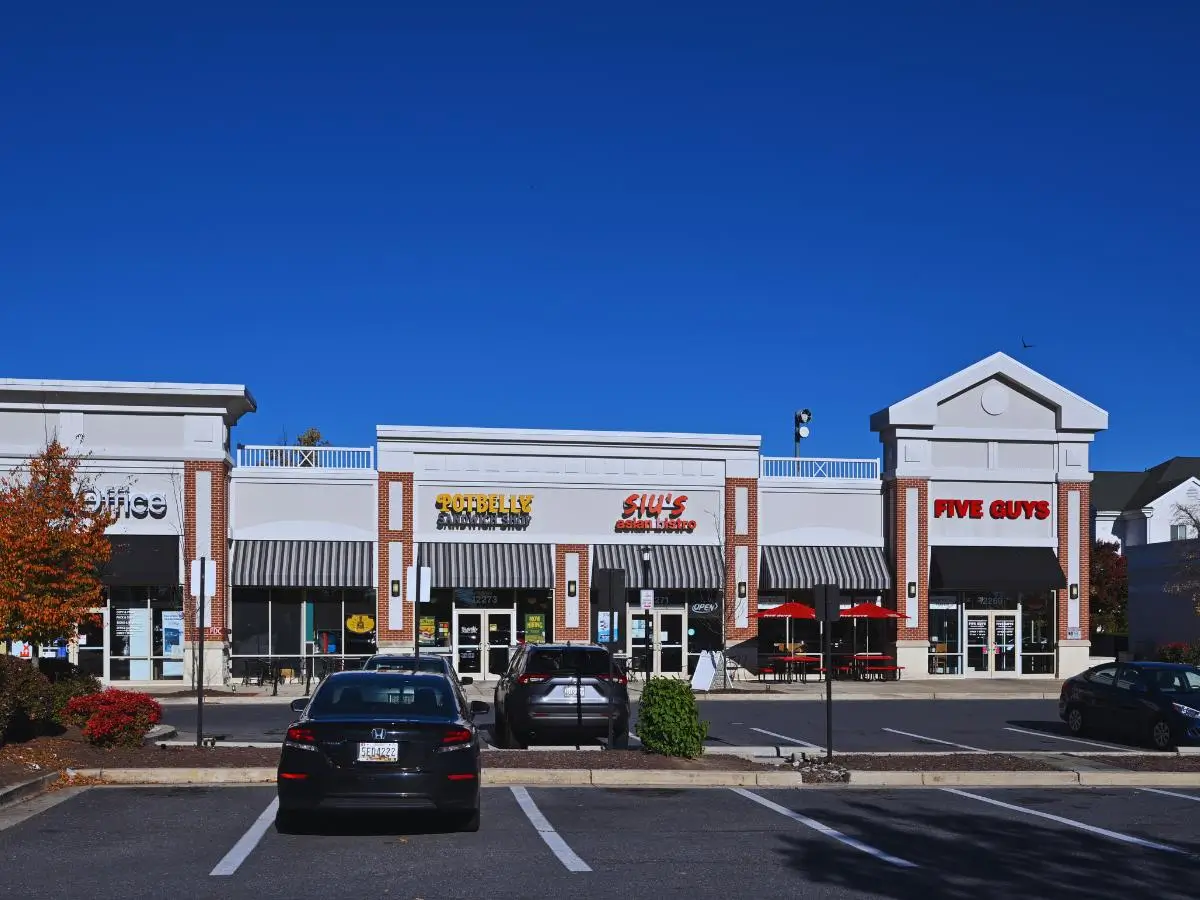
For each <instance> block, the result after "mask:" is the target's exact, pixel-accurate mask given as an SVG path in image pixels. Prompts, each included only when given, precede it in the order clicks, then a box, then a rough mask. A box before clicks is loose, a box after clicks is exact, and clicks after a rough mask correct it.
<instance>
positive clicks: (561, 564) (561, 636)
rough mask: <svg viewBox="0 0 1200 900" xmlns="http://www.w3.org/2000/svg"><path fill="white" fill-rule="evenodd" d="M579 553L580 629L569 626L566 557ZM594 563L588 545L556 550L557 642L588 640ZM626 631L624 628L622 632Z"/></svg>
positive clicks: (555, 626)
mask: <svg viewBox="0 0 1200 900" xmlns="http://www.w3.org/2000/svg"><path fill="white" fill-rule="evenodd" d="M568 553H578V554H579V584H578V585H577V586H576V587H577V589H578V591H579V627H578V628H568V627H567V554H568ZM591 572H592V570H591V562H590V560H589V559H588V545H587V544H558V545H556V546H555V548H554V640H556V641H587V640H590V639H591V633H592V628H591V626H592V594H591ZM623 632H624V629H622V633H623Z"/></svg>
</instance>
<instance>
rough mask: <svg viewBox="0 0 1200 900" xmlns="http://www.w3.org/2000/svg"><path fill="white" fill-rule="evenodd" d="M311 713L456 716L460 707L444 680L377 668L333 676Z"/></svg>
mask: <svg viewBox="0 0 1200 900" xmlns="http://www.w3.org/2000/svg"><path fill="white" fill-rule="evenodd" d="M309 714H310V715H381V716H397V717H401V718H403V717H406V716H454V715H456V714H457V708H456V706H455V702H454V698H453V696H452V695H451V691H450V685H449V684H447V683H446V682H445V680H442V679H436V678H422V677H420V676H416V677H414V676H411V675H399V674H395V675H393V674H390V673H386V672H377V673H372V674H370V675H352V676H348V677H344V678H330V679H329V680H328V681H326V682H325V683H324V684H323V685H321V687H320V689H319V690H318V691H317V693H316V696H314V697H313V700H312V704H311V705H310V706H309Z"/></svg>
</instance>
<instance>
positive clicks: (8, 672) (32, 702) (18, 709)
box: [0, 654, 53, 744]
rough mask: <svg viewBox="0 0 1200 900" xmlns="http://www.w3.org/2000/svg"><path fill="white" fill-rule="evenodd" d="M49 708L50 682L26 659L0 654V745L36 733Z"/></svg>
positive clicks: (50, 698) (45, 720) (50, 707)
mask: <svg viewBox="0 0 1200 900" xmlns="http://www.w3.org/2000/svg"><path fill="white" fill-rule="evenodd" d="M52 711H53V699H52V697H51V690H50V681H49V679H47V678H46V676H45V675H43V674H42V673H41V672H39V671H38V668H37V666H36V665H34V663H33V662H31V661H30V660H27V659H20V658H19V657H16V656H9V655H7V654H3V655H0V744H3V743H4V742H5V741H6V740H13V741H23V740H27V739H29V738H31V737H33V736H34V735H35V734H37V733H38V732H39V731H40V730H41V729H42V727H43V726H44V724H45V723H46V722H47V721H49V719H50V716H51V714H52Z"/></svg>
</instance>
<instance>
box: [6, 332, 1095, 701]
mask: <svg viewBox="0 0 1200 900" xmlns="http://www.w3.org/2000/svg"><path fill="white" fill-rule="evenodd" d="M253 409H254V402H253V399H252V398H251V397H250V395H249V393H248V392H247V391H246V389H245V388H243V387H240V386H231V385H158V384H130V383H119V382H103V383H101V382H55V383H49V382H0V442H2V443H0V454H2V455H3V457H4V459H5V460H7V461H8V464H9V467H10V468H11V467H12V466H14V465H17V464H19V463H21V462H22V461H24V460H25V459H27V458H28V457H29V456H30V455H31V454H34V453H37V452H39V451H40V450H41V449H42V447H44V445H45V441H46V439H47V437H48V436H51V435H57V436H59V437H60V439H62V440H64V442H66V443H68V444H69V445H70V446H71V447H72V449H75V450H77V451H79V452H81V453H84V454H87V455H88V458H87V465H86V469H87V478H88V485H87V487H88V489H89V490H90V491H91V492H92V493H90V494H89V495H88V497H89V502H92V503H95V504H105V505H110V506H112V507H113V508H114V509H115V510H117V511H118V521H117V523H116V524H115V525H114V526H113V527H112V529H111V535H112V540H113V543H114V555H113V560H112V562H111V563H110V565H109V566H108V567H106V570H105V571H104V572H103V573H101V575H102V580H103V583H104V586H105V589H104V592H103V593H102V595H101V596H100V597H98V598H97V607H96V610H97V613H98V616H97V618H96V621H95V622H94V623H89V624H87V625H86V626H85V627H84V629H83V630H81V632H80V633H79V634H78V635H71V636H66V637H67V638H68V640H69V642H70V650H69V652H70V654H71V655H72V656H73V657H74V658H77V659H78V660H79V662H80V664H81V665H83V666H84V667H85V668H86V669H88V671H92V672H94V673H95V674H97V675H99V676H100V677H102V678H104V679H105V680H106V681H111V682H114V683H119V682H131V683H145V682H159V681H161V682H176V683H177V682H179V681H181V680H183V681H187V680H189V679H191V678H194V673H195V660H196V654H197V652H198V650H199V648H200V647H201V646H203V647H204V652H205V673H206V679H205V680H206V682H207V683H208V684H210V685H211V684H218V683H221V682H229V681H243V680H251V679H256V678H258V677H261V676H263V675H267V674H270V673H277V674H280V675H282V676H283V677H285V678H297V679H299V678H303V677H311V676H319V675H321V674H324V673H325V672H327V671H332V670H335V669H339V668H345V667H355V666H357V665H360V664H361V661H362V660H363V659H364V658H365V657H366V656H368V655H370V654H371V653H373V652H375V651H376V650H379V649H403V650H406V651H407V650H411V649H412V648H413V647H414V646H415V645H416V643H417V642H419V644H420V647H421V650H422V652H424V653H443V654H446V655H448V656H450V657H451V658H452V660H453V662H454V664H455V666H456V667H457V668H458V670H459V671H460V672H462V673H463V674H470V675H472V676H474V677H476V678H478V679H482V680H488V679H492V678H495V677H497V676H498V675H499V673H500V672H502V671H503V670H504V669H505V667H506V666H507V665H508V662H509V660H510V659H511V656H512V652H513V650H514V648H515V647H517V646H519V645H520V643H522V642H541V641H587V640H593V639H599V640H611V641H614V642H616V643H617V644H618V646H621V647H623V649H624V651H625V653H627V654H628V656H629V659H630V662H631V664H632V665H634V666H636V667H637V668H638V669H640V670H649V671H652V672H657V673H661V674H671V675H686V674H688V673H689V672H691V671H692V670H693V669H694V667H695V664H696V660H697V658H698V655H699V654H700V653H701V652H703V651H705V650H716V649H720V648H721V647H722V646H724V647H725V648H726V650H727V653H728V655H729V656H730V657H731V658H733V659H735V660H736V661H738V662H739V663H740V664H741V665H743V666H745V667H747V668H750V669H754V668H755V666H757V665H759V664H760V661H761V658H762V656H763V655H764V654H768V655H769V654H772V653H778V652H781V651H782V650H783V649H795V648H796V647H797V646H801V645H803V648H804V649H811V648H812V646H813V645H815V643H816V642H817V641H818V639H819V634H820V631H819V628H818V626H817V625H816V624H815V623H811V622H810V623H803V622H798V623H794V627H793V625H788V624H785V623H781V622H779V621H772V620H770V619H765V618H764V619H759V618H758V616H757V614H758V613H759V612H760V610H768V609H770V608H771V607H774V606H777V605H779V604H781V603H785V602H788V601H799V602H802V603H811V596H812V593H811V592H812V588H813V587H814V586H815V585H817V584H823V583H830V582H832V583H837V584H838V585H839V586H840V587H841V589H842V606H843V608H844V609H845V608H849V607H850V606H854V605H859V604H864V603H866V604H872V605H874V606H877V607H879V608H880V610H882V611H878V610H868V612H872V613H875V612H879V615H878V616H876V615H872V616H871V617H869V618H867V619H864V620H862V621H859V620H857V619H855V620H852V621H846V622H840V623H838V624H835V625H834V626H833V627H834V631H833V632H832V635H831V636H832V638H833V640H834V643H835V645H836V646H837V647H838V648H840V649H842V650H843V651H849V650H853V651H854V652H858V651H860V650H864V649H869V650H870V651H871V652H873V653H885V654H886V655H888V656H889V657H891V658H892V659H894V661H895V662H896V663H897V664H898V665H900V666H903V668H904V672H905V677H908V678H912V677H928V676H937V677H1046V676H1050V675H1058V676H1060V677H1063V676H1066V675H1070V674H1073V673H1075V672H1078V671H1081V670H1082V669H1084V668H1086V666H1087V665H1088V663H1089V644H1088V641H1087V640H1086V637H1087V635H1088V608H1087V597H1088V583H1087V573H1088V547H1089V544H1088V534H1089V527H1088V520H1087V516H1088V514H1089V485H1090V481H1091V473H1090V470H1089V466H1088V450H1089V448H1090V444H1091V442H1092V440H1093V439H1094V436H1095V435H1096V434H1097V433H1098V432H1099V431H1101V430H1103V429H1104V428H1105V427H1106V426H1107V414H1106V413H1104V412H1103V410H1100V409H1098V408H1097V407H1095V406H1093V405H1092V404H1090V403H1088V402H1087V401H1085V400H1083V399H1082V398H1079V397H1077V396H1076V395H1074V394H1071V393H1070V392H1069V391H1067V390H1066V389H1064V388H1062V387H1060V386H1059V385H1056V384H1054V383H1053V382H1050V381H1049V380H1048V379H1046V378H1044V377H1043V376H1041V375H1039V374H1038V373H1036V372H1033V371H1032V370H1030V369H1028V368H1027V367H1025V366H1022V365H1020V364H1019V363H1017V362H1015V361H1014V360H1012V359H1010V358H1009V357H1007V356H1004V355H1003V354H997V355H995V356H993V357H989V358H988V359H985V360H983V361H981V362H980V363H977V364H976V365H974V366H971V367H969V368H967V369H964V370H963V371H961V372H958V373H956V374H955V375H952V376H950V377H949V378H947V379H945V380H943V381H941V382H939V383H938V384H936V385H933V386H932V387H930V388H928V389H926V390H924V391H921V392H919V393H918V394H915V395H913V396H912V397H909V398H907V399H905V400H902V401H900V402H899V403H896V404H894V405H892V406H890V407H888V408H886V409H884V410H882V411H880V412H879V413H877V414H876V415H874V416H873V417H872V418H871V425H872V428H873V429H874V430H875V431H876V432H878V433H879V436H880V440H881V442H882V444H883V460H882V464H881V462H880V460H875V459H865V460H864V459H815V458H805V459H792V458H772V457H763V456H762V455H761V453H760V438H758V437H757V436H746V435H720V434H709V435H702V434H664V433H628V432H587V431H526V430H516V429H467V428H416V427H397V426H380V427H378V428H377V429H376V442H375V445H374V446H371V447H362V448H342V447H318V448H302V447H244V446H240V445H239V447H238V448H237V451H236V458H235V455H234V453H233V452H231V449H230V428H231V427H232V426H233V425H234V424H235V423H236V422H237V420H238V418H239V417H240V416H241V415H243V414H245V413H246V412H250V411H252V410H253ZM199 556H205V557H208V558H211V559H213V560H215V562H216V565H217V572H218V579H217V588H216V592H217V595H216V597H215V598H214V600H213V601H212V602H211V603H209V604H208V605H207V608H206V616H205V625H204V628H203V634H204V642H203V645H201V641H200V638H201V629H200V628H199V627H198V625H197V622H196V621H195V608H196V606H195V598H194V597H191V596H190V595H189V592H188V579H187V578H186V577H185V573H186V572H187V562H188V561H190V560H193V559H195V558H197V557H199ZM418 573H420V576H419V577H420V580H421V582H422V584H421V585H420V587H418V585H417V580H418ZM598 598H603V600H601V599H598ZM614 598H615V599H614Z"/></svg>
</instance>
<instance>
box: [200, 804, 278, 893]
mask: <svg viewBox="0 0 1200 900" xmlns="http://www.w3.org/2000/svg"><path fill="white" fill-rule="evenodd" d="M278 809H279V798H278V797H275V798H273V799H272V800H271V802H270V803H268V804H267V808H266V809H264V810H263V811H262V812H261V813H260V814H259V816H258V818H257V819H255V820H254V824H253V825H251V826H250V827H249V828H248V829H246V833H245V834H243V835H242V836H241V837H240V838H238V842H237V843H236V844H234V845H233V848H232V849H231V850H230V851H229V852H228V853H226V854H225V856H224V858H222V860H221V861H220V862H219V863H217V865H216V867H215V868H214V869H213V870H212V871H211V872H209V873H208V874H209V875H232V874H233V873H234V872H236V871H237V870H238V867H239V866H240V865H241V864H242V863H244V862H245V861H246V857H247V856H249V855H250V854H251V853H252V852H253V851H254V848H255V847H257V846H258V842H259V841H261V840H262V836H263V835H264V834H266V833H267V829H268V828H270V827H271V823H272V822H274V821H275V811H276V810H278Z"/></svg>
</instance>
